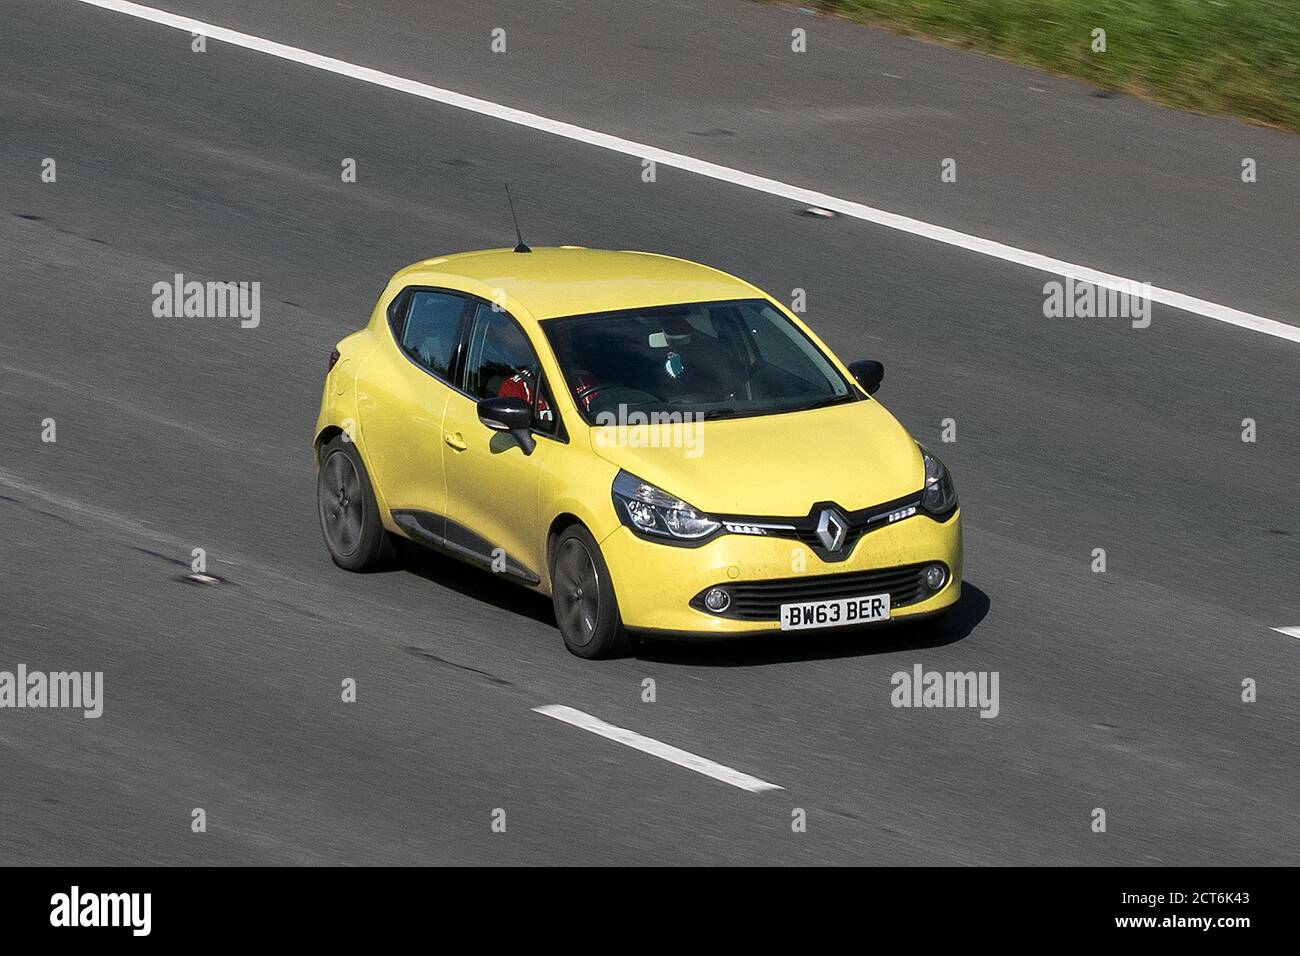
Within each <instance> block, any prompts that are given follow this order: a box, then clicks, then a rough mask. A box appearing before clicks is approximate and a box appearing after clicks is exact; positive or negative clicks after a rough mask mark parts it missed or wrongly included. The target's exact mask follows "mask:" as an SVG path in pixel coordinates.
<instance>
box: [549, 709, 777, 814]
mask: <svg viewBox="0 0 1300 956" xmlns="http://www.w3.org/2000/svg"><path fill="white" fill-rule="evenodd" d="M533 710H534V711H536V712H537V713H539V714H544V715H545V716H547V717H554V718H555V719H556V720H562V721H564V723H566V724H572V725H573V726H574V727H580V728H582V729H583V730H586V731H589V732H591V733H593V734H596V735H597V736H598V737H604V738H605V739H606V740H613V741H615V742H616V743H620V744H623V745H624V746H625V747H631V748H632V749H633V750H639V751H641V752H642V753H647V754H650V755H652V756H655V757H658V758H659V759H661V760H667V761H668V762H669V763H675V764H677V766H679V767H685V768H686V769H687V770H694V771H695V772H696V773H702V774H704V776H706V777H712V778H713V779H714V780H721V781H722V782H723V783H729V784H731V785H732V786H733V787H739V788H740V789H741V790H748V791H749V792H750V793H762V792H764V791H766V790H781V789H783V788H781V787H778V786H777V785H776V784H774V783H768V782H767V781H766V780H760V779H758V777H751V776H750V775H749V774H747V773H741V772H740V771H739V770H733V769H731V768H730V767H724V766H723V765H722V764H720V763H715V762H713V761H712V760H709V759H707V758H705V757H700V756H698V755H696V754H693V753H689V752H688V751H685V750H682V749H681V748H679V747H674V746H672V745H671V744H666V743H663V742H662V741H659V740H655V739H654V738H653V737H646V736H644V735H642V734H638V733H637V732H636V731H634V730H624V729H623V728H622V727H615V726H614V725H613V724H607V723H605V722H604V721H603V720H601V719H600V718H599V717H593V716H591V714H585V713H583V712H582V711H580V710H576V709H575V708H573V707H566V706H564V705H563V704H547V705H545V706H544V707H534V708H533Z"/></svg>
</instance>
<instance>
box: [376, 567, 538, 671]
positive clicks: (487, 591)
mask: <svg viewBox="0 0 1300 956" xmlns="http://www.w3.org/2000/svg"><path fill="white" fill-rule="evenodd" d="M391 570H394V571H406V572H409V573H411V574H414V575H417V576H419V577H422V578H424V579H425V580H426V581H432V582H433V583H434V584H439V585H441V586H442V587H445V588H449V589H450V590H452V591H455V592H456V593H457V594H460V595H463V596H464V597H467V598H469V599H470V600H472V601H482V602H483V603H484V604H490V605H491V606H492V607H495V608H500V609H501V610H503V611H509V612H511V613H512V614H522V615H523V616H524V617H526V618H530V619H531V620H534V621H540V622H541V623H542V624H545V625H547V626H548V627H556V624H555V613H554V611H552V610H551V600H550V598H548V597H546V596H545V595H542V594H538V593H537V592H536V591H530V590H528V589H527V588H522V587H519V586H518V585H515V584H511V583H509V582H507V581H502V580H501V579H500V578H498V577H497V576H496V575H494V574H492V573H491V572H489V571H485V570H483V569H482V568H476V567H474V566H473V565H470V564H466V563H465V562H463V561H458V560H457V559H456V558H452V557H448V556H447V555H445V554H441V553H440V552H438V551H434V550H433V549H431V548H423V547H420V546H419V545H417V544H413V543H411V542H408V541H399V542H398V543H397V559H396V561H394V563H393V566H392V568H391ZM555 639H556V640H557V641H559V640H560V635H559V631H558V629H557V631H556V634H555ZM560 646H561V648H563V646H564V645H563V643H561V644H560Z"/></svg>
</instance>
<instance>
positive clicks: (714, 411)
mask: <svg viewBox="0 0 1300 956" xmlns="http://www.w3.org/2000/svg"><path fill="white" fill-rule="evenodd" d="M735 414H736V410H735V409H734V408H710V409H709V410H708V411H707V412H704V413H702V415H701V417H702V418H704V419H705V420H706V421H707V420H708V419H710V418H730V417H731V416H732V415H735Z"/></svg>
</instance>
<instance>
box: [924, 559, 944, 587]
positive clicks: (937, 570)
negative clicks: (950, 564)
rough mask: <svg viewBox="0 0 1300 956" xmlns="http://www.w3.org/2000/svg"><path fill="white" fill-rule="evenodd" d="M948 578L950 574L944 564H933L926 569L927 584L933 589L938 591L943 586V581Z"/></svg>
mask: <svg viewBox="0 0 1300 956" xmlns="http://www.w3.org/2000/svg"><path fill="white" fill-rule="evenodd" d="M946 580H948V574H947V572H945V571H944V569H943V566H942V565H939V564H932V565H930V566H929V567H928V568H926V570H925V586H926V587H928V588H929V589H930V590H931V591H937V590H939V588H941V587H943V582H944V581H946Z"/></svg>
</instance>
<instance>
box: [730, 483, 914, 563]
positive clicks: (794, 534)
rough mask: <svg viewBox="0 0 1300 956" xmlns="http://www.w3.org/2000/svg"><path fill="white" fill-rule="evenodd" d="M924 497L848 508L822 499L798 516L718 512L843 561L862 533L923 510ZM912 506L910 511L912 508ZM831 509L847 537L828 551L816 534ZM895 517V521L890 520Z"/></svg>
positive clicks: (825, 558) (734, 521)
mask: <svg viewBox="0 0 1300 956" xmlns="http://www.w3.org/2000/svg"><path fill="white" fill-rule="evenodd" d="M920 504H921V500H920V497H919V495H918V494H915V493H913V494H911V495H905V496H904V497H902V498H897V499H895V500H893V501H886V502H884V503H883V504H878V505H872V506H871V507H869V508H860V509H859V510H857V511H846V510H844V509H842V508H840V507H839V506H838V505H836V504H835V503H834V502H832V501H820V502H818V503H817V504H815V505H813V506H812V508H810V509H809V510H808V513H807V514H806V515H800V516H797V517H780V518H778V517H772V516H769V515H762V516H755V515H719V516H718V518H719V520H721V521H723V522H724V523H727V524H736V525H753V526H758V527H761V528H763V529H764V532H763V534H764V535H765V536H766V537H770V538H790V539H793V540H796V541H800V542H802V543H803V544H805V545H807V546H808V547H809V548H810V549H811V550H812V552H813V553H814V554H815V555H817V557H819V558H821V559H822V560H823V561H827V562H835V561H843V560H845V559H847V558H848V557H849V556H851V555H852V554H853V549H854V548H855V547H856V546H857V543H858V541H859V540H861V538H862V536H863V535H865V534H868V533H870V532H872V531H875V530H876V529H877V528H884V527H887V526H889V525H890V524H893V522H894V521H897V520H900V519H901V518H907V517H911V516H912V515H914V514H919V513H920V510H919V509H920ZM909 509H910V510H909ZM824 511H831V512H833V513H834V514H835V515H836V516H837V517H838V518H840V519H841V520H842V521H843V523H844V525H845V532H844V540H843V542H841V543H840V546H839V547H838V548H836V549H835V550H834V551H828V550H826V547H825V546H824V545H823V544H822V540H821V538H819V537H818V536H817V524H818V522H819V521H820V519H821V516H822V512H824ZM891 516H893V520H891Z"/></svg>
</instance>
